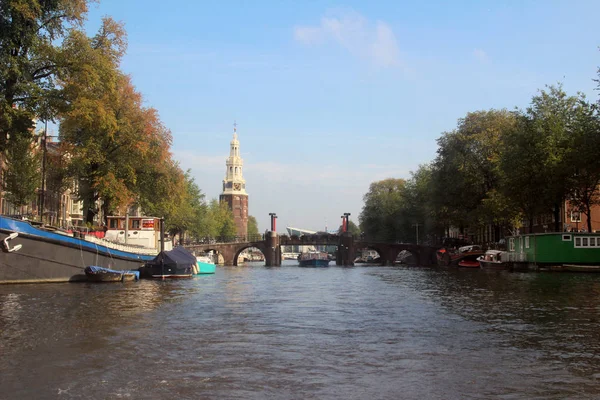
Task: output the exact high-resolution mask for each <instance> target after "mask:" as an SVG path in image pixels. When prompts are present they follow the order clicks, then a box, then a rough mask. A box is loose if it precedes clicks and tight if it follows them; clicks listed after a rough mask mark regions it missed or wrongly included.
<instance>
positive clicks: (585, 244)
mask: <svg viewBox="0 0 600 400" xmlns="http://www.w3.org/2000/svg"><path fill="white" fill-rule="evenodd" d="M581 245H582V246H583V247H587V245H588V238H586V237H584V238H581Z"/></svg>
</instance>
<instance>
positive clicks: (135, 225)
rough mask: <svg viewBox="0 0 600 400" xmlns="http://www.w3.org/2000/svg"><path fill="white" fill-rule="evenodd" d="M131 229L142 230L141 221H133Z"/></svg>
mask: <svg viewBox="0 0 600 400" xmlns="http://www.w3.org/2000/svg"><path fill="white" fill-rule="evenodd" d="M131 229H140V220H139V219H133V220H131Z"/></svg>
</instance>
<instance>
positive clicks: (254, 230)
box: [248, 215, 260, 237]
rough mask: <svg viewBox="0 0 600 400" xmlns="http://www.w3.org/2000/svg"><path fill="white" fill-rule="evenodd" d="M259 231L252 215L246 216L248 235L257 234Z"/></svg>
mask: <svg viewBox="0 0 600 400" xmlns="http://www.w3.org/2000/svg"><path fill="white" fill-rule="evenodd" d="M258 235H260V232H259V230H258V222H256V218H254V217H253V216H252V215H249V216H248V237H253V236H258Z"/></svg>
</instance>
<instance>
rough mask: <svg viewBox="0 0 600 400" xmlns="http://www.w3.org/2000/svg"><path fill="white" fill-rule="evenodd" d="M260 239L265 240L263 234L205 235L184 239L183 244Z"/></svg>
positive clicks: (253, 240) (239, 241) (241, 241)
mask: <svg viewBox="0 0 600 400" xmlns="http://www.w3.org/2000/svg"><path fill="white" fill-rule="evenodd" d="M261 240H265V238H264V235H261V234H258V235H246V236H215V237H212V236H206V237H203V238H201V239H199V240H186V241H185V242H184V243H183V244H184V245H186V246H194V245H205V244H223V243H247V242H259V241H261Z"/></svg>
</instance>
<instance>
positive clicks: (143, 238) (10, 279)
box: [0, 216, 171, 283]
mask: <svg viewBox="0 0 600 400" xmlns="http://www.w3.org/2000/svg"><path fill="white" fill-rule="evenodd" d="M126 222H127V223H126ZM108 224H109V226H108V227H107V228H108V229H107V231H106V234H104V235H98V233H100V234H102V233H103V232H97V233H92V232H85V231H76V232H72V233H71V236H68V235H67V234H65V232H58V231H56V230H50V229H47V228H44V227H42V226H34V225H32V224H31V223H30V222H28V221H23V220H18V219H12V218H8V217H4V216H0V242H1V246H0V247H1V250H2V251H1V252H0V283H41V282H70V281H85V280H87V279H88V278H87V277H86V274H85V268H86V267H87V266H97V267H100V268H108V269H111V270H118V271H130V270H131V271H134V270H137V269H139V268H140V267H141V266H142V265H144V264H145V263H147V262H150V261H152V260H153V259H154V257H155V256H156V255H157V254H158V253H159V252H160V250H161V239H160V237H161V235H160V230H161V226H160V218H154V217H109V218H108ZM100 236H104V237H100ZM125 238H127V239H125ZM162 247H164V248H165V249H169V248H170V247H171V243H170V242H167V241H165V242H164V244H163V245H162Z"/></svg>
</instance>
